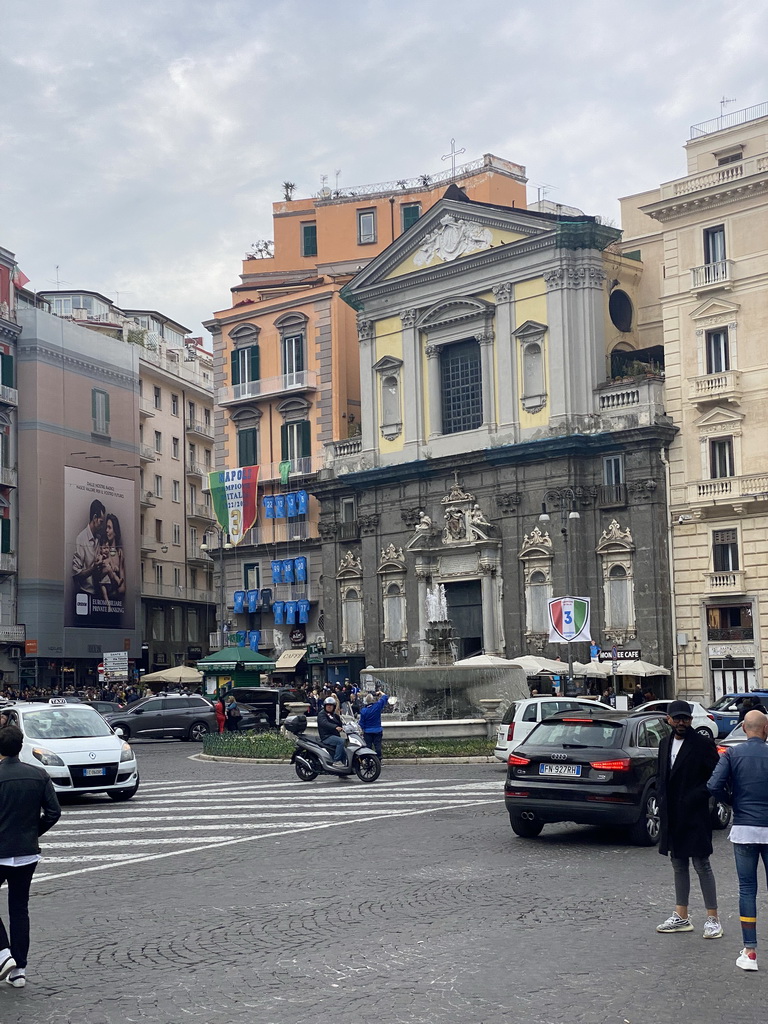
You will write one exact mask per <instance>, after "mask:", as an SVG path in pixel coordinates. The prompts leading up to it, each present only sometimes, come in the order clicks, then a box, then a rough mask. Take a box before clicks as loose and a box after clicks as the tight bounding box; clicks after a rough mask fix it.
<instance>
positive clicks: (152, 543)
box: [141, 536, 161, 553]
mask: <svg viewBox="0 0 768 1024" xmlns="http://www.w3.org/2000/svg"><path fill="white" fill-rule="evenodd" d="M160 544H161V541H159V540H155V538H154V537H147V536H144V537H142V538H141V550H142V552H143V553H144V552H146V553H149V552H152V551H156V550H157V549H158V548H159V547H160Z"/></svg>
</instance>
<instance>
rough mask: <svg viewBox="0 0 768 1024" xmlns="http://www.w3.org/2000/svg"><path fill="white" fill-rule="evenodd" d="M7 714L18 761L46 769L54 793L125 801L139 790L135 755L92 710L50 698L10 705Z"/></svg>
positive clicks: (56, 698) (58, 698) (61, 698)
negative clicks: (16, 737)
mask: <svg viewBox="0 0 768 1024" xmlns="http://www.w3.org/2000/svg"><path fill="white" fill-rule="evenodd" d="M8 715H9V724H10V725H17V726H18V727H19V729H21V732H22V734H23V736H24V743H23V746H22V748H21V753H20V754H19V760H21V761H24V762H25V763H26V764H33V765H36V766H37V767H38V768H40V767H41V766H42V767H43V768H45V770H46V771H47V772H48V774H49V775H50V777H51V782H52V783H53V788H54V789H55V790H56V792H57V793H59V794H65V793H74V792H76V793H106V794H107V795H108V796H109V797H111V798H112V799H113V800H130V799H131V797H132V796H134V794H135V793H136V791H137V790H138V788H139V767H138V765H137V763H136V755H135V754H134V752H133V750H132V749H131V746H130V744H128V743H127V742H126V741H125V739H124V738H121V737H119V736H116V735H115V733H114V732H113V731H112V729H111V728H110V727H109V725H108V724H107V723H106V722H105V721H104V719H103V718H102V717H101V715H100V714H99V713H98V711H96V710H95V709H94V708H89V707H88V706H87V705H86V704H73V703H72V702H71V701H67V700H65V699H64V697H52V698H51V699H50V701H48V703H47V704H45V703H42V702H41V703H38V704H35V703H31V704H15V705H13V706H12V707H10V708H9V709H8Z"/></svg>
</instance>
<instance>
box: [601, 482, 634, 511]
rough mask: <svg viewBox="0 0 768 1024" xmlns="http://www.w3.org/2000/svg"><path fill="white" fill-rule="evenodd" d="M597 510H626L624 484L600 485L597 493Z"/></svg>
mask: <svg viewBox="0 0 768 1024" xmlns="http://www.w3.org/2000/svg"><path fill="white" fill-rule="evenodd" d="M597 505H598V508H626V505H627V485H626V484H602V485H601V486H600V487H599V488H598V492H597Z"/></svg>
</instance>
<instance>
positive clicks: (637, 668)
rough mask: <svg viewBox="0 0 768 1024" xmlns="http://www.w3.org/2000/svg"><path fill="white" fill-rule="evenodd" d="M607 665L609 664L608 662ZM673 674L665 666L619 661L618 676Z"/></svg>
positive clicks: (643, 662) (646, 662)
mask: <svg viewBox="0 0 768 1024" xmlns="http://www.w3.org/2000/svg"><path fill="white" fill-rule="evenodd" d="M606 664H607V662H606ZM671 674H672V673H671V672H670V671H669V669H668V668H664V666H663V665H651V664H650V662H648V661H621V660H620V661H619V664H618V665H617V667H616V675H617V676H643V677H645V676H669V675H671Z"/></svg>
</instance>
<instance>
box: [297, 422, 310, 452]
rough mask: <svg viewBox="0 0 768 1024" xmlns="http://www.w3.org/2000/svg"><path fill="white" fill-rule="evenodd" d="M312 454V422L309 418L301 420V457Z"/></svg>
mask: <svg viewBox="0 0 768 1024" xmlns="http://www.w3.org/2000/svg"><path fill="white" fill-rule="evenodd" d="M311 454H312V424H311V423H310V422H309V420H302V421H301V454H300V456H299V457H300V458H302V459H308V458H309V456H310V455H311Z"/></svg>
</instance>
